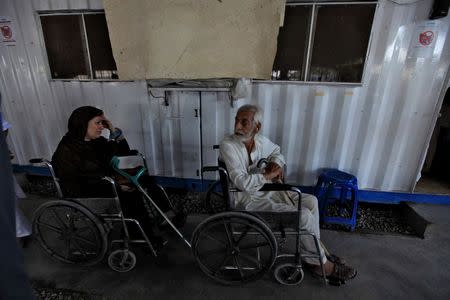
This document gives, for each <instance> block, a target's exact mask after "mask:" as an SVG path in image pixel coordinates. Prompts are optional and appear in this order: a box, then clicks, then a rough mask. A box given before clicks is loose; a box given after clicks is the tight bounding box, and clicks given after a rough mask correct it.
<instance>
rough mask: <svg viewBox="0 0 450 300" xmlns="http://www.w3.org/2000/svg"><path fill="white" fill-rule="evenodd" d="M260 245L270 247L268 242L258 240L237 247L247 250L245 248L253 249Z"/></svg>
mask: <svg viewBox="0 0 450 300" xmlns="http://www.w3.org/2000/svg"><path fill="white" fill-rule="evenodd" d="M260 247H270V244H269V242H267V241H266V242H259V243H256V244H252V245H245V246H243V247H239V249H240V250H247V249H253V248H260Z"/></svg>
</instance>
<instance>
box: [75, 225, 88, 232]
mask: <svg viewBox="0 0 450 300" xmlns="http://www.w3.org/2000/svg"><path fill="white" fill-rule="evenodd" d="M89 229H91V227H90V226H84V227H80V228H77V229H76V232H77V233H78V234H80V233H83V232H85V231H87V230H89Z"/></svg>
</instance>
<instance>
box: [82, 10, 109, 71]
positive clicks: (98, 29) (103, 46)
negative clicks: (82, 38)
mask: <svg viewBox="0 0 450 300" xmlns="http://www.w3.org/2000/svg"><path fill="white" fill-rule="evenodd" d="M84 21H85V24H86V33H87V39H88V44H89V54H90V56H91V63H92V71H93V76H94V78H97V79H101V78H114V77H116V76H113V74H117V71H116V70H117V67H116V62H115V61H114V57H113V54H112V49H111V43H110V40H109V34H108V26H107V25H106V19H105V15H104V14H85V15H84Z"/></svg>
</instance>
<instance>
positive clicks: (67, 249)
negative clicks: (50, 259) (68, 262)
mask: <svg viewBox="0 0 450 300" xmlns="http://www.w3.org/2000/svg"><path fill="white" fill-rule="evenodd" d="M64 243H65V246H66V249H65V250H66V251H65V252H66V259H69V253H70V239H66V240H64Z"/></svg>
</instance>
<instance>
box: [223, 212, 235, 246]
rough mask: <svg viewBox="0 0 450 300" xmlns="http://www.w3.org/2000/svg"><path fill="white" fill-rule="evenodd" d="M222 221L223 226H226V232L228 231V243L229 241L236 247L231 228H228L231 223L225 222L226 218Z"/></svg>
mask: <svg viewBox="0 0 450 300" xmlns="http://www.w3.org/2000/svg"><path fill="white" fill-rule="evenodd" d="M222 222H223V226H225V232H226V233H227V238H228V243H229V245H230V247H234V239H233V236H232V234H231V232H230V228H228V226H229V225H230V223H227V222H225V219H222Z"/></svg>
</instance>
